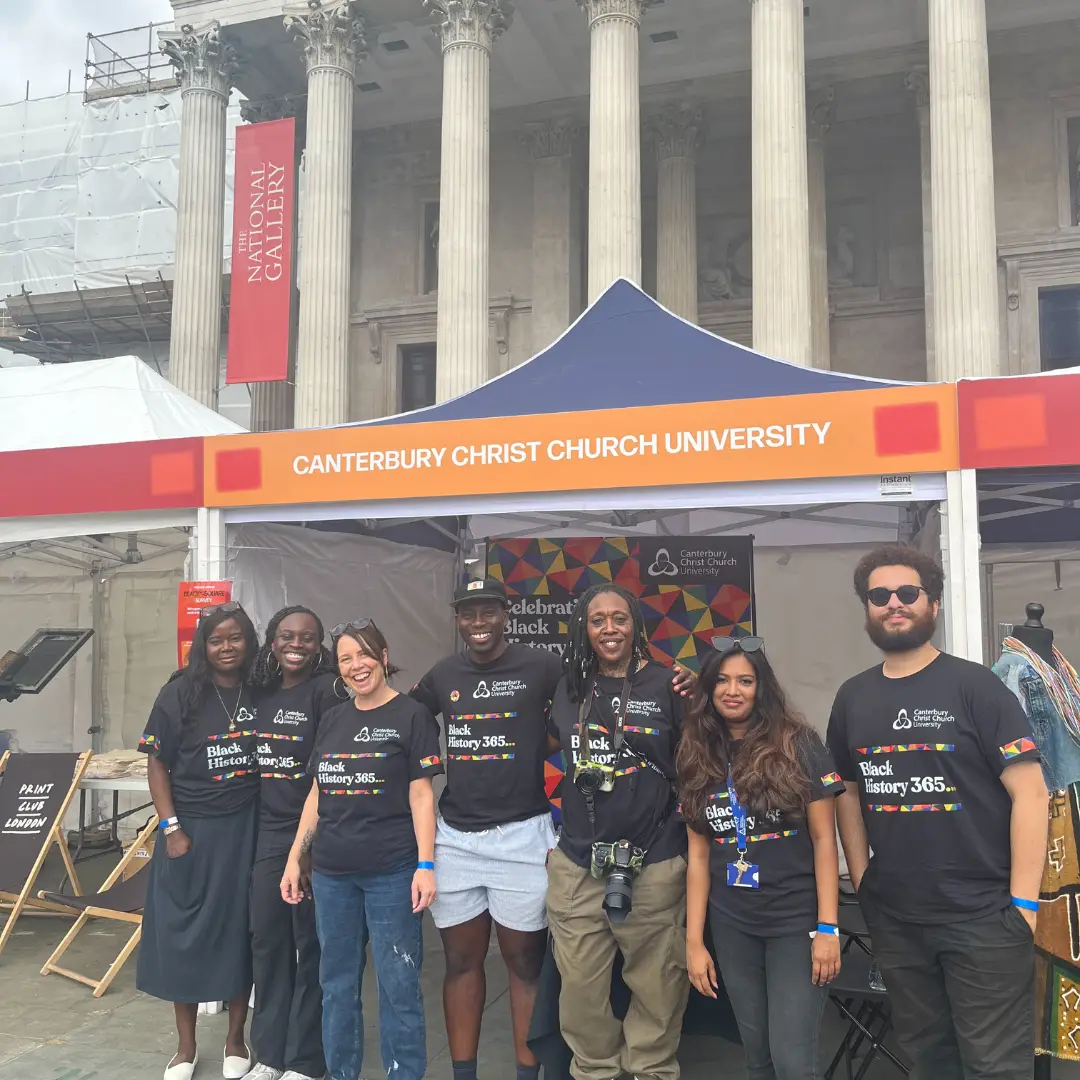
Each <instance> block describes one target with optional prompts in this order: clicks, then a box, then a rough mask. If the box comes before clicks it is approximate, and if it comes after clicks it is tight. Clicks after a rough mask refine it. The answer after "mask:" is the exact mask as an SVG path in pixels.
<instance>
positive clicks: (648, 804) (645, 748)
mask: <svg viewBox="0 0 1080 1080" xmlns="http://www.w3.org/2000/svg"><path fill="white" fill-rule="evenodd" d="M673 678H674V674H673V672H672V671H670V670H669V669H668V668H666V667H664V666H663V665H662V664H658V663H655V662H653V661H649V662H648V663H647V664H646V665H645V666H644V667H642V668H639V669H638V671H637V672H635V673H634V676H633V678H632V679H631V680H630V695H629V696H630V700H629V702H628V703H627V705H626V721H625V726H624V728H623V732H624V742H623V745H622V747H621V749H620V751H619V752H618V754H616V752H615V749H614V745H613V743H612V736H611V733H612V732H613V731H614V729H615V722H616V716H617V710H618V708H619V704H620V703H619V696H620V694H621V693H622V688H623V680H622V679H614V678H605V677H600V678H598V679H597V680H596V694H595V697H594V699H593V702H592V707H591V709H590V713H589V720H588V722H589V756H590V758H591V759H592V760H593V761H595V762H597V763H599V764H601V765H613V766H614V767H615V788H614V790H613V791H609V792H598V793H597V794H596V796H595V806H596V825H595V830H594V828H593V826H592V825H590V823H589V815H588V809H587V806H586V803H585V798H584V796H583V795H582V794H581V792H580V791H578V789H577V787H576V786H575V785H574V783H573V780H574V768H575V765H576V763H577V762H578V761H579V760H581V757H582V748H581V747H580V746H579V745H578V742H579V740H578V734H577V727H578V703H577V702H573V701H571V700H570V697H569V695H568V693H567V687H566V680H565V678H564V679H562V680H561V681H560V682H559V686H558V689H557V690H556V691H555V697H554V699H553V700H552V703H551V715H550V718H549V721H548V724H549V727H550V729H551V733H552V734H553V735H554V736H555V737H556V738H557V739H558V740H559V742H560V743H561V744H562V748H563V752H564V754H565V755H566V762H567V775H566V783H564V784H563V788H562V833H561V835H560V837H559V848H560V850H561V851H562V852H563V853H564V854H565V855H566V857H567V858H568V859H570V860H571V861H572V862H574V863H577V865H578V866H584V867H587V866H588V865H589V862H590V858H591V851H592V845H593V843H594V842H596V841H601V842H603V843H613V842H614V841H617V840H629V841H630V843H631V844H633V845H634V846H635V847H640V848H644V849H645V850H646V860H645V861H646V863H656V862H663V861H664V860H665V859H670V858H673V857H674V856H675V855H681V854H684V853H685V851H686V830H685V829H684V828H683V827H682V826H681V825H680V824H679V822H678V821H676V820H675V796H674V789H673V784H674V782H675V748H676V746H677V744H678V741H679V734H680V732H681V731H682V722H683V710H684V706H683V700H682V698H681V697H680V696H679V695H678V693H676V691H675V688H674V687H673V686H672V679H673Z"/></svg>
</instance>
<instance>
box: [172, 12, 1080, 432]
mask: <svg viewBox="0 0 1080 1080" xmlns="http://www.w3.org/2000/svg"><path fill="white" fill-rule="evenodd" d="M173 7H174V10H175V14H176V23H177V26H178V27H179V29H177V30H176V31H173V32H169V33H166V34H164V35H163V38H164V47H165V49H166V52H167V53H168V55H169V56H170V58H171V59H172V60H173V63H174V65H175V67H176V69H177V72H178V74H179V77H180V81H181V87H182V91H183V96H184V108H183V112H182V149H181V156H180V196H179V200H178V215H179V219H178V222H177V228H178V243H177V254H176V277H175V295H174V310H173V328H172V343H171V364H170V370H171V377H172V378H173V380H174V381H175V382H177V383H178V385H180V386H181V387H182V388H183V389H184V390H186V391H187V392H188V393H191V394H192V395H193V396H195V397H196V398H198V399H200V400H203V401H206V402H209V403H212V402H213V400H214V396H215V393H216V380H217V360H218V356H219V352H220V336H219V335H220V333H221V329H220V327H221V320H220V319H218V318H215V317H212V316H209V315H208V312H210V311H214V312H216V311H217V306H218V304H219V296H220V292H219V290H220V280H221V258H220V252H221V249H222V228H223V224H222V222H223V209H222V208H223V205H224V198H225V177H224V168H223V160H224V140H225V121H224V117H225V108H226V104H227V101H228V95H229V92H230V90H231V89H232V88H234V87H235V88H238V89H239V90H240V92H241V93H242V94H243V95H244V96H245V97H246V98H247V99H248V106H247V108H246V110H245V116H246V117H247V118H248V119H251V120H259V119H266V118H270V117H273V116H280V115H288V114H293V115H296V116H297V117H298V121H299V123H298V130H299V138H300V140H301V145H302V160H303V177H302V182H301V207H300V217H301V253H300V258H299V333H298V335H297V350H296V359H295V395H294V393H293V388H292V387H288V386H284V385H280V384H279V385H274V384H267V385H264V386H262V387H257V388H255V390H254V393H253V401H252V408H253V426H254V427H256V428H270V427H279V426H291V425H292V424H294V423H295V425H296V426H314V425H324V424H334V423H342V422H346V421H349V420H359V419H366V418H370V417H375V416H380V415H385V414H390V413H394V412H398V411H401V410H403V409H410V408H416V407H418V406H421V405H425V404H429V403H431V402H433V401H435V400H443V399H445V398H447V397H451V396H453V395H456V394H458V393H461V392H463V391H466V390H468V389H469V388H471V387H472V386H475V385H477V384H478V383H480V382H482V381H484V380H485V379H487V378H489V377H491V376H493V375H496V374H498V373H499V372H501V371H504V370H506V369H507V368H508V367H509V366H511V365H513V364H517V363H520V362H522V361H523V360H525V359H527V358H528V357H530V356H531V355H533V354H534V353H535V352H537V351H539V350H540V349H542V348H544V347H545V346H546V345H548V344H550V342H551V341H553V340H554V339H555V338H556V337H557V336H558V335H559V334H560V333H561V332H562V331H563V330H565V329H566V327H567V326H568V325H569V324H570V323H571V322H572V321H573V320H574V319H575V318H576V317H577V315H578V314H580V312H581V311H582V310H583V308H584V307H585V305H586V304H587V303H588V302H589V301H590V300H591V299H594V298H595V297H596V296H597V295H599V294H600V293H601V292H603V290H604V289H605V288H606V287H607V286H608V285H609V284H610V283H611V281H613V280H614V279H615V278H617V277H620V276H621V277H626V278H629V279H631V280H633V281H635V282H638V283H639V284H641V286H642V287H643V288H644V289H645V290H646V291H647V292H649V293H650V294H652V295H654V296H656V297H657V298H658V299H659V300H660V301H661V302H663V303H664V304H665V305H667V306H668V307H669V308H670V309H671V310H673V311H675V312H676V313H677V314H679V315H681V316H683V317H684V318H686V319H688V320H690V321H693V322H696V323H698V324H700V325H701V326H704V327H706V328H707V329H709V330H712V331H715V332H716V333H719V334H722V335H723V336H725V337H729V338H731V339H733V340H735V341H739V342H743V343H746V344H752V345H753V346H754V347H755V348H757V349H759V350H761V351H763V352H765V353H768V354H770V355H773V356H776V357H779V358H781V359H785V360H789V361H791V362H794V363H800V364H813V365H817V366H821V367H830V368H833V369H836V370H844V371H850V372H855V373H858V374H865V375H873V376H879V377H881V378H888V379H906V380H921V379H927V378H929V379H941V380H953V379H957V378H960V377H963V376H968V375H995V374H1000V373H1006V374H1013V373H1016V374H1018V373H1023V372H1031V371H1039V370H1046V369H1050V368H1054V367H1061V366H1066V365H1069V364H1074V363H1080V0H1026V2H1025V3H1024V4H1022V5H1017V4H1015V3H1009V2H1007V0H828V2H825V0H810V3H809V5H806V4H804V0H653V2H649V0H516V3H514V4H513V6H511V4H510V3H509V2H506V0H359V2H351V0H322V2H319V0H307V2H299V3H296V2H291V0H290V2H288V3H285V4H284V5H283V4H282V3H281V0H173ZM657 361H658V377H662V370H663V358H662V357H658V358H657Z"/></svg>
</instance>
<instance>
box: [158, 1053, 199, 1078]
mask: <svg viewBox="0 0 1080 1080" xmlns="http://www.w3.org/2000/svg"><path fill="white" fill-rule="evenodd" d="M175 1061H176V1055H175V1054H173V1056H172V1061H170V1062H169V1064H168V1065H167V1066H166V1068H165V1080H191V1078H192V1077H193V1076H194V1075H195V1066H196V1065H198V1064H199V1054H198V1051H196V1052H195V1060H194V1061H181V1062H179V1063H177V1064H173V1062H175Z"/></svg>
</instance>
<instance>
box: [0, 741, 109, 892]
mask: <svg viewBox="0 0 1080 1080" xmlns="http://www.w3.org/2000/svg"><path fill="white" fill-rule="evenodd" d="M89 759H90V755H89V754H10V755H8V758H7V764H6V766H5V768H4V772H3V775H2V777H0V892H7V893H20V892H22V891H23V888H24V886H25V884H26V882H27V881H28V880H29V879H30V877H31V875H36V873H37V871H38V870H40V868H41V863H43V862H44V861H45V854H46V852H47V849H48V845H49V844H50V843H52V842H53V841H55V842H56V843H57V844H63V839H62V837H61V835H60V828H59V826H60V825H61V824H62V821H63V816H64V813H65V812H66V810H67V807H68V803H69V802H70V801H71V797H72V794H73V793H74V790H75V787H76V785H77V784H78V781H79V779H80V778H81V776H82V773H83V770H84V769H85V768H86V765H87V763H88V761H89ZM63 854H64V855H65V856H66V855H67V852H66V850H65V851H64V852H63ZM65 861H66V859H65Z"/></svg>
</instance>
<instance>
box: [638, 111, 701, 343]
mask: <svg viewBox="0 0 1080 1080" xmlns="http://www.w3.org/2000/svg"><path fill="white" fill-rule="evenodd" d="M701 121H702V112H701V109H700V108H698V107H697V106H696V105H691V104H689V103H687V104H680V105H671V106H668V107H667V108H665V109H663V110H661V111H660V112H659V113H656V114H655V115H653V116H650V117H649V121H648V128H649V133H650V135H651V136H652V142H653V147H654V149H655V150H656V171H657V176H656V298H657V300H659V301H660V303H661V304H663V305H664V306H665V307H666V308H668V309H670V310H671V311H673V312H675V314H676V315H681V316H682V317H683V318H684V319H686V320H687V321H688V322H692V323H694V324H696V323H697V317H698V256H697V151H698V144H699V141H700V137H701Z"/></svg>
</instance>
